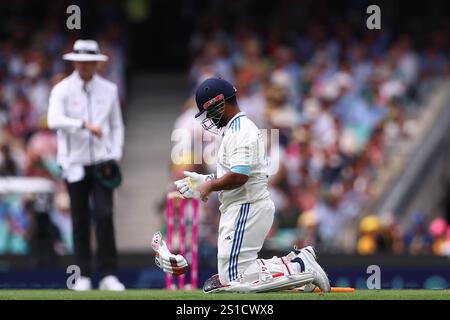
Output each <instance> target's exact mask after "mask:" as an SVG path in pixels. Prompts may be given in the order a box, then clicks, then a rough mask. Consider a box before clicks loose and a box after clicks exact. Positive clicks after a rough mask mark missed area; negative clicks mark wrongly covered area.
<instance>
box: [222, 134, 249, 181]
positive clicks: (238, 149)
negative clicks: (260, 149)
mask: <svg viewBox="0 0 450 320" xmlns="http://www.w3.org/2000/svg"><path fill="white" fill-rule="evenodd" d="M230 138H231V139H230V141H229V147H228V150H229V151H228V152H229V159H230V168H231V171H232V172H235V173H240V174H245V175H250V168H251V165H252V159H253V154H254V153H255V150H254V148H255V141H254V139H252V138H251V136H248V135H246V134H245V133H243V132H238V133H236V134H234V135H233V136H232V137H230Z"/></svg>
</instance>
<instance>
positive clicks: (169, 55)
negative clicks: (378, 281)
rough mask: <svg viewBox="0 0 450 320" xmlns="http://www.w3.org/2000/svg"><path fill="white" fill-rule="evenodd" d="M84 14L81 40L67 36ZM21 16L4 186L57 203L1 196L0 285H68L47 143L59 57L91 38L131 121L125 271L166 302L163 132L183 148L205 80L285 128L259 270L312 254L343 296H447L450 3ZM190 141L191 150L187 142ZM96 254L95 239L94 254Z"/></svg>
mask: <svg viewBox="0 0 450 320" xmlns="http://www.w3.org/2000/svg"><path fill="white" fill-rule="evenodd" d="M70 4H78V5H79V6H80V8H81V13H82V18H81V21H82V24H81V27H82V29H81V30H71V31H69V30H67V29H66V26H65V23H66V18H67V17H68V15H67V14H66V13H65V9H66V8H67V6H68V5H70ZM370 4H372V3H371V2H368V1H354V0H348V1H277V2H262V1H251V0H248V1H239V2H237V1H171V2H170V5H169V4H168V3H167V2H166V1H145V0H128V1H95V2H93V1H78V2H77V1H70V2H69V1H56V0H55V1H46V2H42V1H31V0H21V1H15V2H14V3H4V2H3V3H1V4H0V130H1V131H0V132H1V133H0V146H1V155H0V176H1V177H0V181H1V182H2V183H3V184H5V183H7V179H8V177H12V176H24V177H44V178H48V179H51V180H52V181H54V183H55V184H56V188H55V192H54V193H53V194H51V195H48V194H46V195H36V194H17V193H6V192H4V193H2V194H1V196H0V287H3V288H7V287H36V288H39V287H64V286H65V279H66V276H67V275H66V274H65V267H66V266H67V265H69V264H70V261H71V257H70V253H71V246H72V244H71V234H70V212H69V210H68V198H67V194H66V191H65V189H64V186H63V185H62V183H61V181H60V179H59V174H60V173H59V168H58V167H57V165H56V163H55V151H56V144H55V136H54V134H53V133H52V132H51V131H49V130H47V129H46V128H45V113H46V108H47V100H48V93H49V90H50V89H51V86H52V85H53V84H55V83H56V82H57V81H59V80H61V79H62V78H63V77H64V76H65V75H67V74H68V73H69V72H71V66H70V65H69V64H66V63H65V62H64V61H62V60H61V55H62V54H63V53H64V52H66V51H69V50H70V49H71V47H72V44H73V41H74V40H75V39H78V38H95V39H96V40H98V41H99V42H100V45H101V48H102V50H103V51H104V52H105V53H106V54H108V55H109V56H110V62H108V63H106V64H103V65H102V66H101V70H100V72H101V73H102V74H103V75H104V76H106V77H107V78H109V79H111V80H112V81H114V82H116V83H117V84H118V86H119V90H120V97H121V100H122V108H123V113H124V118H125V124H126V147H125V156H124V159H123V169H124V178H125V181H124V184H123V186H122V187H121V188H120V189H119V191H118V194H117V197H116V231H117V238H118V245H119V249H120V252H121V254H122V259H121V265H122V268H121V274H120V276H121V277H122V278H123V279H124V281H125V282H126V284H127V285H128V286H129V287H162V286H163V275H162V273H161V272H158V270H157V269H155V266H154V263H153V257H152V252H151V250H150V246H149V243H150V238H151V235H152V233H153V232H154V231H156V230H158V229H162V230H164V205H165V195H166V193H167V192H169V191H171V190H173V189H172V185H171V181H172V180H174V179H176V178H178V177H179V176H180V173H181V172H182V170H184V169H195V170H203V171H205V172H206V171H210V170H214V169H213V168H208V167H206V166H194V167H192V166H189V165H184V166H181V165H174V164H173V163H171V158H170V155H171V147H172V146H173V141H171V133H172V131H173V130H174V129H179V128H184V129H188V130H191V131H192V132H193V133H194V132H198V131H196V130H197V129H199V128H200V127H199V124H198V123H197V122H195V120H194V119H192V114H193V112H194V111H193V110H195V109H194V108H195V106H194V105H193V101H192V92H193V90H194V88H195V86H196V84H197V83H198V82H199V81H200V80H201V79H203V78H204V77H206V76H209V75H220V76H222V77H224V78H226V79H228V80H230V81H232V82H234V83H235V84H236V86H237V88H238V91H239V101H240V103H241V107H242V108H243V109H244V110H245V111H246V112H247V113H248V114H249V115H250V117H252V118H253V119H254V121H255V122H257V124H258V125H260V126H261V127H262V128H269V129H270V128H277V129H279V130H280V147H281V149H280V150H281V151H280V152H281V156H280V159H282V160H281V161H280V164H281V165H280V170H279V171H278V173H277V174H276V175H274V176H273V177H271V183H270V188H271V193H272V195H273V198H274V200H275V203H276V207H277V212H276V221H275V224H274V227H273V229H272V230H271V232H270V236H269V239H268V240H267V243H266V246H265V248H264V252H263V255H265V256H270V255H271V254H279V253H282V252H286V250H289V249H290V248H291V247H292V246H293V245H294V244H296V245H299V246H301V245H303V244H306V243H308V244H310V243H313V244H315V245H316V246H317V248H318V249H319V250H320V252H321V261H322V263H323V264H324V265H325V266H326V267H327V269H328V271H329V273H330V276H331V278H332V280H333V282H334V283H335V284H337V285H352V286H355V287H364V286H365V279H366V277H367V274H366V273H365V271H366V268H367V267H368V266H369V265H371V264H376V265H380V266H381V268H382V276H383V287H400V288H401V287H409V288H420V287H448V285H449V282H450V275H449V268H448V267H449V265H448V264H449V260H448V257H449V256H450V226H449V222H450V197H449V193H450V172H449V167H448V163H449V160H450V158H449V155H450V153H449V138H448V136H449V134H448V132H449V128H450V121H449V112H448V105H449V103H450V97H449V93H450V88H449V82H448V80H449V78H448V76H449V71H450V68H449V36H448V35H449V34H450V30H449V22H448V21H449V19H448V18H449V17H448V12H450V11H449V9H450V8H449V4H448V2H446V1H431V2H428V3H427V4H421V3H406V2H405V3H403V2H401V1H378V2H377V3H376V4H378V5H379V6H380V7H381V12H382V29H381V30H380V31H376V30H368V29H367V28H366V26H365V22H366V18H367V16H368V15H367V14H366V13H365V10H366V8H367V6H368V5H370ZM196 138H199V137H198V136H197V137H196ZM218 217H219V216H218V211H217V200H216V201H214V199H213V200H212V201H210V202H209V203H208V205H205V206H203V207H202V209H201V219H200V226H201V227H200V230H201V233H200V237H201V239H200V244H201V248H200V253H201V256H200V268H201V270H200V272H201V279H204V278H206V277H208V276H210V275H211V273H212V272H214V268H215V254H216V235H217V223H218ZM93 243H94V244H95V239H93Z"/></svg>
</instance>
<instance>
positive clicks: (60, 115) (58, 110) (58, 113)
mask: <svg viewBox="0 0 450 320" xmlns="http://www.w3.org/2000/svg"><path fill="white" fill-rule="evenodd" d="M61 89H62V88H61V87H59V86H55V87H54V88H53V89H52V91H51V93H50V98H49V105H48V112H47V123H48V127H49V128H50V129H54V130H56V129H62V130H69V131H76V130H78V129H81V127H82V126H83V120H82V119H74V118H70V117H67V116H66V115H65V114H64V94H63V91H62V90H61Z"/></svg>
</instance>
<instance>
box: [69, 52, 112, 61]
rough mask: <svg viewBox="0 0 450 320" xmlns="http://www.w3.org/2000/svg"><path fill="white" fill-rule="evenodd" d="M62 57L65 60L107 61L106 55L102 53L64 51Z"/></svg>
mask: <svg viewBox="0 0 450 320" xmlns="http://www.w3.org/2000/svg"><path fill="white" fill-rule="evenodd" d="M63 59H64V60H67V61H80V62H82V61H108V56H106V55H104V54H90V53H74V52H71V53H66V54H65V55H63Z"/></svg>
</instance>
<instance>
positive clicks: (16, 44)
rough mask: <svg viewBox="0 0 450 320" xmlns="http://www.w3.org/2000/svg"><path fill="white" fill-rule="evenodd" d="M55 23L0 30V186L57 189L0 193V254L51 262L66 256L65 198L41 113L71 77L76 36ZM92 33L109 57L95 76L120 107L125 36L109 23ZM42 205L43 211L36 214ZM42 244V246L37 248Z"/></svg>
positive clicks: (14, 23)
mask: <svg viewBox="0 0 450 320" xmlns="http://www.w3.org/2000/svg"><path fill="white" fill-rule="evenodd" d="M55 21H59V19H56V20H55V19H52V18H51V16H50V18H49V19H47V20H45V21H44V23H43V24H42V25H33V24H32V23H31V22H30V24H19V23H18V21H16V20H14V18H12V17H11V20H10V21H2V23H3V24H2V25H3V26H8V30H2V31H5V34H7V37H6V38H5V39H3V40H2V41H0V179H5V178H6V177H11V176H16V177H40V178H47V179H50V180H53V181H54V182H55V193H54V194H53V195H51V196H44V197H42V196H36V195H31V194H15V193H11V194H0V254H7V253H10V254H26V253H33V252H32V251H33V250H35V249H36V250H41V249H42V250H47V251H50V253H48V254H47V256H49V257H51V255H52V254H53V255H55V254H56V255H59V254H65V253H67V252H70V251H71V249H72V239H71V238H72V235H71V219H70V211H69V199H68V195H67V193H66V189H65V186H64V185H63V183H62V181H61V179H60V168H59V167H58V165H57V163H56V136H55V133H54V132H52V131H50V130H49V129H48V128H47V124H46V113H47V107H48V98H49V93H50V90H51V88H52V86H53V85H55V84H56V83H57V82H59V81H60V80H62V79H63V78H64V77H66V76H68V75H69V74H70V73H71V72H72V66H71V65H70V63H67V62H65V61H63V60H62V55H63V53H65V52H69V51H71V50H72V45H73V42H74V41H75V40H76V39H77V38H78V37H80V36H81V35H80V34H77V33H74V32H72V33H70V34H67V30H65V29H64V28H63V27H62V26H60V24H59V23H56V22H55ZM41 23H42V21H41ZM98 27H99V32H98V34H96V35H95V39H97V40H98V41H99V44H100V47H101V50H102V52H104V53H105V54H107V55H108V56H109V57H110V59H109V61H108V62H107V63H103V64H101V65H100V66H99V69H100V70H99V72H100V73H101V74H102V75H103V76H105V77H106V78H108V79H110V80H112V81H114V82H115V83H116V84H117V85H118V87H119V94H120V97H121V99H122V101H124V99H125V94H126V90H125V61H126V59H125V57H124V54H125V52H124V46H123V43H122V42H123V34H122V32H123V31H122V29H121V28H120V27H119V25H117V24H114V23H108V24H99V26H98ZM45 202H48V203H47V204H45ZM42 203H44V207H47V208H48V210H44V211H42V210H40V209H39V208H42ZM49 204H50V205H49ZM47 211H48V212H47ZM37 213H39V214H40V215H39V216H37ZM42 241H44V242H45V241H46V242H47V243H48V245H47V246H42V248H41V249H39V248H37V247H36V244H37V243H40V242H42ZM34 253H35V255H36V256H42V255H45V254H43V253H42V252H34Z"/></svg>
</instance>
